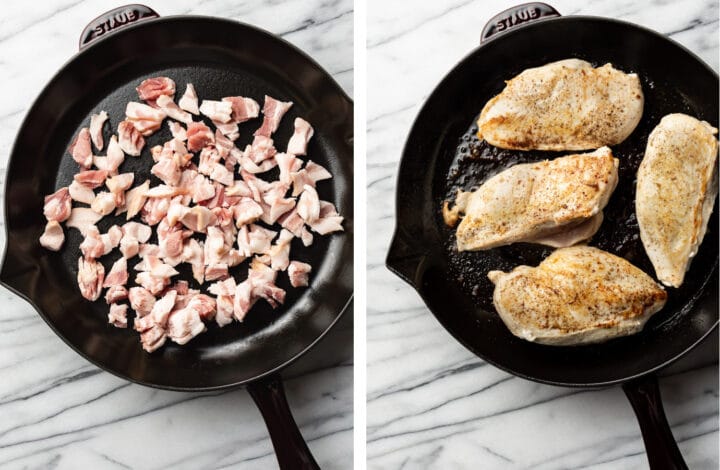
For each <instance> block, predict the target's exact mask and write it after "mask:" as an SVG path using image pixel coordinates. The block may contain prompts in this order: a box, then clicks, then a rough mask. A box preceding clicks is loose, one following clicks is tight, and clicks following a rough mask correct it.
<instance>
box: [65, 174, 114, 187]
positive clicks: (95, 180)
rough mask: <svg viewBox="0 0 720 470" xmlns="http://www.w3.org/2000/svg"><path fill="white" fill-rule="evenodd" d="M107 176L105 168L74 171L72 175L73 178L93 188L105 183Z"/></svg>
mask: <svg viewBox="0 0 720 470" xmlns="http://www.w3.org/2000/svg"><path fill="white" fill-rule="evenodd" d="M107 176H108V172H107V171H106V170H85V171H81V172H80V173H76V174H75V175H74V176H73V180H74V181H77V182H78V183H80V184H83V185H85V186H87V187H88V188H92V189H95V188H99V187H100V186H102V185H103V183H105V179H106V178H107Z"/></svg>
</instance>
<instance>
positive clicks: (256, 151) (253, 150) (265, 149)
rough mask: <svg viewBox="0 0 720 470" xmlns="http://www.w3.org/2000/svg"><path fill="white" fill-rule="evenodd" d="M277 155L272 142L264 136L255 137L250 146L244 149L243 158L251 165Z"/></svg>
mask: <svg viewBox="0 0 720 470" xmlns="http://www.w3.org/2000/svg"><path fill="white" fill-rule="evenodd" d="M276 153H277V150H275V146H274V142H273V140H272V139H271V138H270V137H268V136H264V135H256V136H255V138H254V139H253V142H252V144H251V145H249V146H248V147H246V148H245V156H246V157H248V158H250V160H252V162H253V163H260V162H262V161H264V160H267V159H269V158H272V157H273V156H275V154H276Z"/></svg>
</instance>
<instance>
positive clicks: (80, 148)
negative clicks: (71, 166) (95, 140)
mask: <svg viewBox="0 0 720 470" xmlns="http://www.w3.org/2000/svg"><path fill="white" fill-rule="evenodd" d="M68 153H70V155H72V157H73V160H75V162H76V163H77V164H78V165H80V169H81V170H87V169H89V168H90V167H91V166H92V164H93V155H92V146H91V145H90V131H89V130H88V128H87V127H83V128H82V129H80V132H78V135H77V136H75V139H74V140H73V141H72V143H71V144H70V147H69V148H68Z"/></svg>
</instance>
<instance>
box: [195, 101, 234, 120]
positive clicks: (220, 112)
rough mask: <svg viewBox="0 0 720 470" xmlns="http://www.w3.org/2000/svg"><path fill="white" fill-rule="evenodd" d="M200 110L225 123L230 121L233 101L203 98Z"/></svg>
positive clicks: (212, 118)
mask: <svg viewBox="0 0 720 470" xmlns="http://www.w3.org/2000/svg"><path fill="white" fill-rule="evenodd" d="M200 112H201V113H202V114H204V115H205V116H207V117H209V118H210V119H211V120H212V121H214V122H221V123H223V124H225V123H228V122H230V115H231V114H232V103H230V102H227V101H213V100H203V102H202V104H201V105H200Z"/></svg>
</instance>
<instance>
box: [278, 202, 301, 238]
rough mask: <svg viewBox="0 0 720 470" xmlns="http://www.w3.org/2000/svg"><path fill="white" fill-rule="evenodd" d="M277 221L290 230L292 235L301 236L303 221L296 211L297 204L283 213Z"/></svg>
mask: <svg viewBox="0 0 720 470" xmlns="http://www.w3.org/2000/svg"><path fill="white" fill-rule="evenodd" d="M278 222H280V225H281V226H282V227H283V228H286V229H288V230H289V231H290V232H292V234H293V235H295V236H296V237H299V236H301V234H302V230H303V228H304V227H305V221H304V220H303V218H302V217H300V215H299V214H298V212H297V205H296V206H295V208H294V209H293V210H291V211H289V212H287V213H285V214H284V215H283V216H281V217H280V218H279V219H278Z"/></svg>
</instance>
